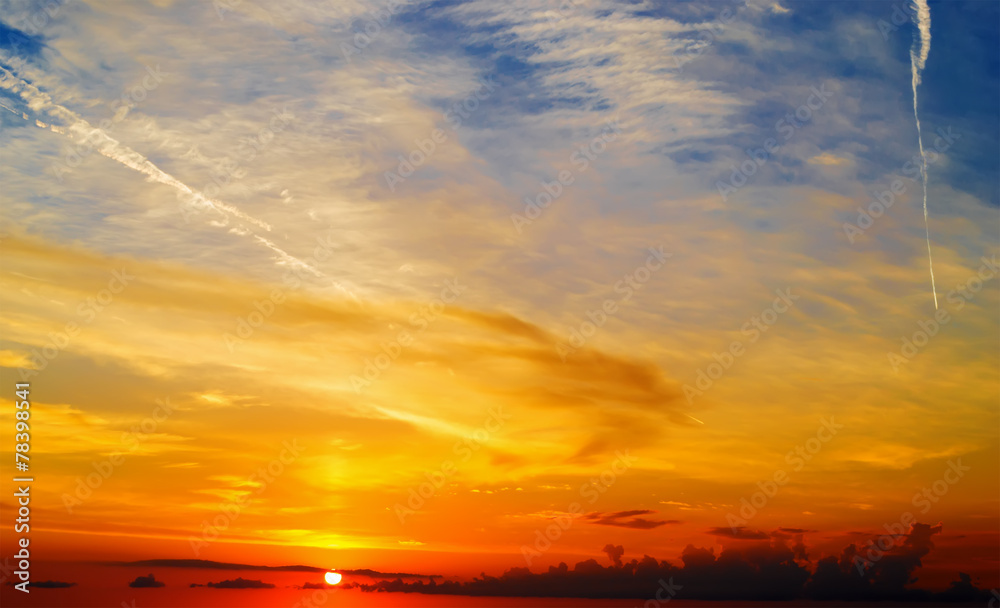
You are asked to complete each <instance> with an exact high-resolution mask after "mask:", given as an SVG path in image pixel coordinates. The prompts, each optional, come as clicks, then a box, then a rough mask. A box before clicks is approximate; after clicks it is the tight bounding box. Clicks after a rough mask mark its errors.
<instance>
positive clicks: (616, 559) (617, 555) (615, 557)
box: [601, 543, 625, 568]
mask: <svg viewBox="0 0 1000 608" xmlns="http://www.w3.org/2000/svg"><path fill="white" fill-rule="evenodd" d="M601 550H602V551H604V552H605V553H606V554H607V555H608V559H610V560H611V563H612V564H614V565H615V568H621V567H622V556H623V555H625V547H623V546H621V545H618V546H617V547H616V546H614V545H612V544H610V543H608V544H607V545H604V548H603V549H601Z"/></svg>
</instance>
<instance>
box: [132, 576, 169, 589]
mask: <svg viewBox="0 0 1000 608" xmlns="http://www.w3.org/2000/svg"><path fill="white" fill-rule="evenodd" d="M165 584H166V583H163V582H160V581H158V580H156V577H154V576H153V575H152V574H150V575H149V576H137V577H136V579H135V580H134V581H132V582H131V583H129V584H128V586H129V587H163V586H164V585H165Z"/></svg>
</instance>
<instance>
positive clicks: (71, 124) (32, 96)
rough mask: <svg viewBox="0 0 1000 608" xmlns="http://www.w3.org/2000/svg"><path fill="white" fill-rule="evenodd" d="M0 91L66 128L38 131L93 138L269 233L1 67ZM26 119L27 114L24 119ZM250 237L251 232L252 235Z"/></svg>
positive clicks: (131, 164)
mask: <svg viewBox="0 0 1000 608" xmlns="http://www.w3.org/2000/svg"><path fill="white" fill-rule="evenodd" d="M0 89H4V90H7V91H10V92H11V93H14V94H16V95H17V96H18V97H20V98H21V99H22V100H23V101H24V102H25V103H26V104H27V105H28V107H29V108H30V109H31V110H32V111H33V112H36V113H38V112H45V114H47V115H49V116H51V117H54V118H56V119H58V120H59V121H60V122H62V123H64V124H66V125H68V126H67V127H66V128H65V129H63V128H60V127H57V126H56V125H53V124H48V125H46V124H44V123H41V122H39V121H38V120H36V121H35V124H36V125H37V126H39V127H41V128H46V127H47V128H48V129H49V130H51V131H53V132H55V133H59V134H61V135H65V136H66V137H69V138H71V139H78V140H83V141H87V140H93V139H95V138H96V140H97V142H98V145H97V146H96V149H97V151H98V152H99V153H100V154H102V155H103V156H106V157H107V158H110V159H112V160H114V161H116V162H118V163H121V164H122V165H124V166H126V167H128V168H130V169H133V170H135V171H138V172H139V173H142V174H143V175H145V176H147V177H148V178H149V179H150V180H151V181H155V182H159V183H161V184H165V185H167V186H170V187H171V188H174V189H175V190H177V191H178V192H181V193H182V194H186V195H188V196H190V197H192V198H193V199H194V200H195V201H196V202H198V203H201V204H202V205H203V206H207V207H210V208H211V209H214V210H215V211H218V212H220V213H225V214H229V215H231V216H233V217H236V218H239V219H241V220H243V221H245V222H247V223H249V224H253V225H254V226H257V227H259V228H262V229H264V230H266V231H270V230H271V226H270V225H269V224H268V223H267V222H264V221H262V220H259V219H257V218H255V217H252V216H250V215H247V214H246V213H243V212H242V211H240V210H239V209H237V208H236V207H233V206H232V205H228V204H226V203H223V202H222V201H219V200H215V199H212V198H209V197H207V196H205V195H204V194H203V193H201V192H199V191H197V190H195V189H193V188H191V187H190V186H188V185H187V184H185V183H184V182H182V181H180V180H178V179H177V178H175V177H174V176H172V175H170V174H169V173H167V172H166V171H163V170H162V169H160V168H159V167H157V166H156V165H155V164H153V162H152V161H150V160H149V159H148V158H146V157H145V156H143V155H142V154H140V153H138V152H136V151H135V150H133V149H132V148H130V147H128V146H126V145H125V144H123V143H121V142H119V141H118V140H116V139H115V138H113V137H111V136H110V135H108V134H107V133H106V132H105V131H104V130H103V129H100V128H98V127H94V126H93V125H91V124H90V123H89V122H87V120H86V119H84V118H83V117H82V116H80V115H79V114H77V113H76V112H73V111H72V110H69V109H67V108H65V107H63V106H61V105H59V104H58V103H55V102H54V101H53V100H52V98H51V97H50V96H49V95H48V94H47V93H45V92H43V91H41V90H40V89H38V87H36V86H35V85H33V84H31V83H30V82H27V81H26V80H24V79H22V78H19V77H18V76H16V75H15V74H13V73H12V72H11V71H10V70H8V69H6V68H4V67H3V66H0ZM4 108H6V109H8V110H10V111H11V112H14V113H15V114H18V112H16V111H14V110H11V109H10V108H7V107H6V106H4ZM24 118H25V119H26V120H27V119H28V117H27V115H25V116H24ZM251 234H252V233H251ZM253 236H254V237H255V238H256V240H257V242H258V243H261V244H263V245H264V246H265V247H267V248H268V249H271V250H272V251H274V252H276V253H277V254H278V256H279V258H280V259H281V260H282V261H283V262H285V263H293V264H296V265H299V266H301V267H304V268H307V269H308V270H309V271H310V272H312V273H313V274H314V275H316V276H325V275H323V273H321V272H320V271H318V270H316V269H315V268H313V267H312V266H310V265H309V264H306V263H305V262H303V261H301V260H299V259H298V258H296V257H294V256H292V255H290V254H288V253H287V252H285V251H283V250H282V249H280V248H279V247H278V246H277V245H275V244H274V243H272V242H270V241H268V240H267V239H264V238H261V237H259V236H257V235H256V234H254V235H253Z"/></svg>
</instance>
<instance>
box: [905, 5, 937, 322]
mask: <svg viewBox="0 0 1000 608" xmlns="http://www.w3.org/2000/svg"><path fill="white" fill-rule="evenodd" d="M913 7H914V9H916V13H917V14H916V24H917V30H918V34H919V38H917V39H915V40H914V41H913V47H912V48H910V68H911V71H912V74H913V77H912V79H911V82H912V83H913V119H914V120H915V121H916V123H917V145H918V146H919V147H920V161H921V162H920V174H921V176H922V178H923V184H924V235H925V236H926V238H927V265H928V267H929V268H930V271H931V291H932V292H933V293H934V310H937V307H938V299H937V286H936V285H935V284H934V258H933V257H932V256H931V228H930V220H928V218H927V157H926V156H924V140H923V135H922V134H921V132H920V115H919V114H918V112H917V85H919V84H920V73H921V72H922V71H923V69H924V65H925V64H926V63H927V54H928V53H930V52H931V9H930V7H929V6H927V0H914V3H913Z"/></svg>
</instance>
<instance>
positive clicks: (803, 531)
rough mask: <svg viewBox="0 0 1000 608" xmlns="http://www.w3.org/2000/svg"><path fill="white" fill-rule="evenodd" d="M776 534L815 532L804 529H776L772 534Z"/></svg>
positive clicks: (814, 531)
mask: <svg viewBox="0 0 1000 608" xmlns="http://www.w3.org/2000/svg"><path fill="white" fill-rule="evenodd" d="M777 532H784V533H785V534H814V533H816V532H817V530H806V529H805V528H778V529H777V531H776V532H773V533H772V534H775V535H776V534H777Z"/></svg>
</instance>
